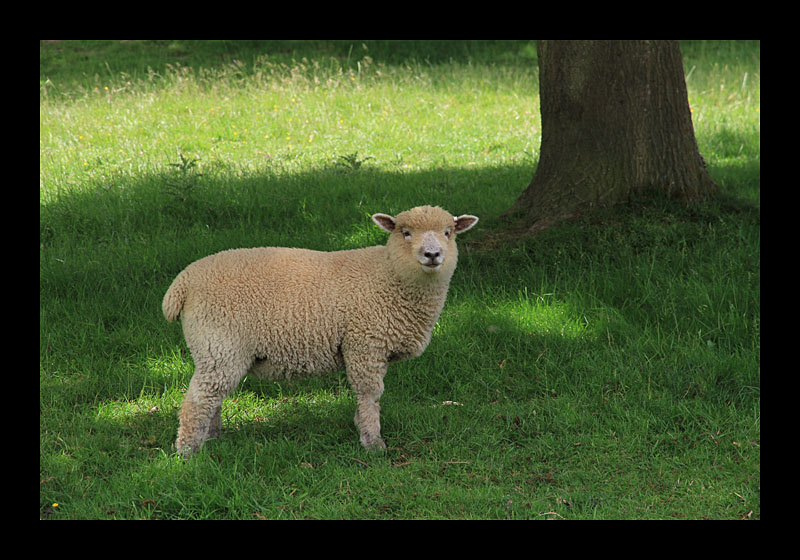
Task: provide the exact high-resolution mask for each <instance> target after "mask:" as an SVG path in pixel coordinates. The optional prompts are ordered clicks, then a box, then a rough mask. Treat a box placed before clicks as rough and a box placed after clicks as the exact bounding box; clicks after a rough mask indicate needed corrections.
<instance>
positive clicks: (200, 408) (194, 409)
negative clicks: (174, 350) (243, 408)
mask: <svg viewBox="0 0 800 560" xmlns="http://www.w3.org/2000/svg"><path fill="white" fill-rule="evenodd" d="M233 369H234V370H235V371H234V373H233V374H232V375H224V374H220V373H219V372H217V371H216V370H211V371H202V370H201V371H198V370H197V367H196V369H195V373H194V375H193V376H192V380H191V381H190V382H189V389H188V390H187V391H186V397H184V399H183V404H182V405H181V413H180V427H179V428H178V439H177V441H176V443H175V445H176V447H177V448H178V452H179V453H182V454H184V455H190V454H191V453H193V452H195V451H197V450H199V449H200V448H201V447H202V446H203V443H205V441H206V440H207V439H209V438H214V437H218V436H219V434H220V430H221V427H222V401H223V400H225V397H226V396H227V395H228V393H230V392H231V391H233V389H235V388H236V386H237V385H238V384H239V381H241V379H242V378H243V377H244V375H245V373H246V372H247V368H246V367H244V366H242V367H239V368H233Z"/></svg>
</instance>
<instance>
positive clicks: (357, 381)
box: [347, 360, 386, 450]
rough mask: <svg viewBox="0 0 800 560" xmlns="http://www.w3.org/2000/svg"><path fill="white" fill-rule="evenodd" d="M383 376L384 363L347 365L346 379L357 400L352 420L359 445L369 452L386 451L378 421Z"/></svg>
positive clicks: (352, 362) (367, 362)
mask: <svg viewBox="0 0 800 560" xmlns="http://www.w3.org/2000/svg"><path fill="white" fill-rule="evenodd" d="M384 375H386V362H385V361H379V360H366V361H364V362H361V361H351V362H349V363H348V364H347V379H348V380H349V381H350V386H351V387H352V388H353V391H354V392H355V394H356V398H357V399H358V406H357V407H356V415H355V417H354V418H353V420H354V421H355V424H356V427H357V428H358V431H359V433H360V438H359V439H360V440H361V445H363V446H364V447H366V448H367V449H370V450H379V449H386V444H385V443H384V442H383V440H382V439H381V419H380V414H381V406H380V399H381V395H382V394H383V376H384Z"/></svg>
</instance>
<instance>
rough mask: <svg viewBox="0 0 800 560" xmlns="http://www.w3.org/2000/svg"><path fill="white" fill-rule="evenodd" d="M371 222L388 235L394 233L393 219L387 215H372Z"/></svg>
mask: <svg viewBox="0 0 800 560" xmlns="http://www.w3.org/2000/svg"><path fill="white" fill-rule="evenodd" d="M372 221H373V222H375V223H376V224H378V225H379V226H380V227H381V229H385V230H386V231H388V232H389V233H392V232H393V231H394V218H392V217H391V216H390V215H389V214H373V215H372Z"/></svg>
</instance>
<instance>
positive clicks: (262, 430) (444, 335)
mask: <svg viewBox="0 0 800 560" xmlns="http://www.w3.org/2000/svg"><path fill="white" fill-rule="evenodd" d="M682 50H683V54H684V63H685V68H686V73H687V76H688V78H687V85H688V88H689V97H690V103H691V106H692V110H693V119H694V122H695V128H696V132H697V137H698V142H699V144H700V149H701V152H702V153H703V155H704V157H705V159H706V161H707V162H708V165H709V169H710V171H711V175H712V177H714V178H715V180H717V182H718V183H719V184H720V186H721V187H722V188H723V192H724V194H723V195H722V196H721V197H719V198H718V199H717V200H715V201H713V202H710V203H708V204H706V205H702V206H693V207H687V208H683V207H680V206H677V205H675V204H674V203H672V202H670V201H668V200H654V199H644V200H636V201H632V202H631V204H630V205H629V206H627V207H625V208H620V209H614V210H608V211H599V212H596V213H594V214H591V215H588V216H586V217H584V218H582V219H581V220H578V221H573V222H569V223H565V224H563V225H560V226H558V227H555V228H553V229H551V230H548V231H545V232H543V233H541V234H539V235H537V236H535V237H529V238H522V239H513V240H509V239H507V237H506V236H504V235H503V224H502V221H501V220H500V219H499V218H498V217H497V216H498V215H499V214H500V213H502V211H504V210H505V209H507V208H508V207H509V206H510V205H511V203H512V202H513V201H514V200H515V198H516V197H517V196H518V195H519V193H520V192H521V191H522V190H523V189H524V188H525V186H526V185H527V184H528V182H529V181H530V178H531V174H532V170H533V169H534V167H535V164H536V161H537V158H538V154H537V151H538V147H539V140H540V128H539V109H538V107H539V106H538V103H539V100H538V85H537V73H536V70H535V68H536V64H535V48H534V47H533V46H532V45H531V44H530V43H518V42H472V43H460V42H441V43H437V42H434V43H421V42H402V43H388V42H363V43H362V42H353V43H351V42H317V43H313V44H307V43H298V42H270V43H258V42H254V43H235V42H217V43H202V42H201V43H194V42H177V41H176V42H172V41H166V42H113V41H108V42H68V41H63V42H57V43H48V42H45V43H42V44H41V46H40V517H41V518H48V519H98V518H100V519H108V518H116V519H140V518H143V519H152V518H158V519H297V518H314V519H340V518H347V519H389V518H400V519H421V518H424V519H553V518H554V519H593V518H603V519H618V518H635V519H665V518H684V519H696V518H703V519H709V518H711V519H758V518H760V505H761V499H760V45H759V43H739V42H732V43H729V42H697V43H684V44H682ZM427 203H433V204H439V205H441V206H443V207H444V208H447V209H448V210H450V211H451V212H457V213H472V214H476V215H479V216H481V217H482V221H481V223H480V224H479V227H478V228H476V229H475V230H473V231H472V232H470V233H469V234H467V235H465V236H464V237H463V238H462V240H461V253H462V257H461V259H460V261H459V269H458V271H457V272H456V275H455V277H454V280H453V284H452V287H451V293H450V295H449V298H448V303H447V305H446V306H445V310H444V312H443V313H442V317H441V319H440V321H439V323H438V325H437V326H436V328H435V330H434V333H433V337H432V342H431V345H430V346H429V348H428V350H427V351H426V352H425V354H423V356H421V357H420V358H418V359H416V360H411V361H407V362H403V363H400V364H395V365H393V366H392V367H391V368H390V372H389V375H388V376H387V379H386V392H385V395H384V398H383V399H382V424H383V435H384V439H385V440H386V442H387V445H388V446H389V449H388V450H387V452H386V453H385V454H369V453H366V452H365V451H364V450H362V449H361V447H360V445H359V443H358V438H357V434H356V431H355V428H354V427H353V425H352V416H353V411H354V407H355V402H354V398H353V396H352V394H351V392H350V391H349V388H348V387H347V382H346V380H345V378H344V375H343V374H339V375H332V376H328V377H325V378H318V379H313V380H310V381H307V382H303V383H298V384H296V385H290V384H286V383H283V384H280V383H270V382H265V381H261V380H258V379H249V378H248V379H246V380H245V381H244V382H243V384H242V385H241V386H240V388H239V389H238V390H237V391H236V392H235V393H234V394H233V395H231V397H230V398H229V399H228V400H227V401H226V403H225V405H224V407H223V424H224V433H223V436H222V437H221V438H219V439H216V440H213V441H210V442H209V443H208V444H207V445H206V447H205V448H204V450H203V452H201V453H199V454H198V455H197V456H195V457H193V458H192V459H191V460H188V461H186V460H183V459H181V458H179V457H176V456H175V455H174V452H173V449H172V444H173V442H174V438H175V432H176V430H177V410H178V407H179V405H180V402H181V399H182V391H183V390H185V388H186V386H187V384H188V381H189V379H190V377H191V374H192V370H193V366H192V362H191V357H190V356H189V355H188V353H187V351H186V348H185V345H184V342H183V340H182V334H181V331H180V328H179V327H178V326H176V325H174V324H168V323H167V322H166V321H164V319H163V317H162V315H161V311H160V304H161V298H162V297H163V294H164V292H165V290H166V288H167V287H168V286H169V284H170V282H171V281H172V279H173V278H174V276H175V275H176V274H177V273H178V272H179V271H180V270H181V269H182V268H183V267H185V266H186V265H187V264H188V263H190V262H191V261H193V260H195V259H197V258H200V257H202V256H205V255H207V254H210V253H212V252H215V251H218V250H221V249H226V248H232V247H247V246H259V245H290V246H302V247H308V248H313V249H322V250H337V249H346V248H353V247H361V246H366V245H370V244H377V243H382V242H383V241H384V239H385V237H384V235H383V234H382V232H380V230H379V229H378V228H377V227H374V226H373V225H371V222H370V220H369V216H370V214H372V213H374V212H387V213H393V212H397V211H401V210H403V209H406V208H408V207H411V206H414V205H417V204H427Z"/></svg>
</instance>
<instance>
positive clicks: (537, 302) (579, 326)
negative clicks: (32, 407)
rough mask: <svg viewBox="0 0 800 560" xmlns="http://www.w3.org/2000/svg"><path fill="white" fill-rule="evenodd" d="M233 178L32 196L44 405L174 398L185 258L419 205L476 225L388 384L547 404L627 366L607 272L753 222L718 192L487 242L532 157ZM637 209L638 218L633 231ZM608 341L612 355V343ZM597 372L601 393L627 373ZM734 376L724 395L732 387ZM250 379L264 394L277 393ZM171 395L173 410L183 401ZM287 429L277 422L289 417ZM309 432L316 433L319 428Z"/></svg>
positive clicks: (345, 237) (633, 324)
mask: <svg viewBox="0 0 800 560" xmlns="http://www.w3.org/2000/svg"><path fill="white" fill-rule="evenodd" d="M737 169H739V170H740V171H741V169H742V168H741V167H739V168H737ZM745 170H746V172H747V174H748V176H747V177H741V180H742V182H743V183H747V182H748V181H750V182H755V184H758V181H759V178H758V173H759V170H758V167H757V166H755V165H750V166H749V167H745ZM242 175H244V176H239V177H234V178H231V177H230V176H223V175H209V176H205V177H203V178H202V180H200V181H199V182H198V185H197V187H196V188H195V189H193V190H192V192H191V194H190V195H189V196H188V197H187V198H186V199H179V198H177V197H176V196H175V195H174V193H172V192H170V191H169V189H167V188H166V185H168V184H169V182H170V181H171V180H172V179H173V178H174V175H171V174H169V173H164V174H154V175H151V176H146V177H139V178H136V179H130V178H127V177H119V178H115V179H110V180H108V181H106V182H104V183H102V184H97V185H88V186H86V187H85V188H82V189H76V190H75V191H74V192H71V193H62V194H61V195H59V196H57V197H55V198H53V199H50V200H47V201H46V202H45V203H43V204H42V205H41V207H40V356H41V361H40V364H41V368H42V372H43V373H42V376H41V378H42V381H41V382H40V393H41V394H42V399H43V406H47V402H50V401H52V406H53V407H54V408H62V409H63V408H64V407H65V406H67V403H72V404H73V406H79V407H88V409H89V410H93V409H95V408H96V407H98V406H100V405H101V404H103V403H105V405H106V406H109V404H108V403H109V402H110V403H114V402H117V403H127V402H136V401H137V399H139V398H140V397H141V395H146V394H150V395H159V394H161V395H163V394H166V393H171V394H179V393H178V388H179V387H180V386H185V384H187V383H188V380H189V378H190V376H191V366H190V363H191V358H190V357H189V356H188V354H187V352H186V350H185V346H184V343H183V340H182V335H181V332H180V328H178V327H176V325H170V324H168V323H166V321H164V319H163V317H162V316H161V309H160V305H161V299H162V297H163V294H164V292H165V290H166V288H167V287H168V286H169V284H170V282H171V281H172V279H173V278H174V277H175V275H176V274H177V273H178V272H179V271H180V270H182V269H183V268H184V267H185V266H186V265H188V264H189V263H190V262H192V261H194V260H196V259H197V258H200V257H203V256H206V255H208V254H211V253H213V252H216V251H219V250H223V249H228V248H234V247H247V246H265V245H278V246H301V247H306V248H312V249H319V250H339V249H350V248H355V247H361V246H367V245H373V244H380V243H383V242H384V241H385V234H383V233H382V232H381V231H380V230H379V229H378V228H377V227H373V225H372V222H371V221H370V219H369V216H370V215H371V214H372V213H374V212H387V213H395V212H398V211H401V210H404V209H406V208H409V207H412V206H415V205H419V204H438V205H441V206H442V207H444V208H446V209H448V210H450V211H451V212H454V213H472V214H476V215H478V216H481V217H482V218H484V219H483V220H482V222H481V224H479V228H478V229H477V230H475V231H474V232H470V234H468V235H465V236H464V238H463V239H462V240H460V247H461V257H460V261H459V270H458V271H457V273H456V275H455V277H454V280H453V284H452V287H451V294H450V297H449V302H448V305H446V307H445V311H444V314H443V316H442V320H441V321H440V325H439V326H438V327H437V329H438V330H437V331H436V332H435V333H434V341H433V343H432V344H431V347H430V349H429V350H428V351H427V352H426V354H425V355H424V356H423V357H421V358H419V359H417V360H412V361H409V362H405V363H403V364H398V365H395V366H393V367H392V369H393V370H394V371H395V372H397V373H399V374H400V376H403V377H402V378H401V377H398V379H397V380H396V381H392V382H391V383H393V384H394V383H396V384H397V385H399V386H400V387H401V390H402V391H404V392H405V393H408V394H407V395H406V396H404V397H403V398H402V399H401V400H405V401H406V402H408V399H411V400H412V401H413V399H415V398H416V399H419V400H422V401H423V402H428V401H430V402H432V403H434V404H435V403H436V402H443V401H446V400H458V398H459V397H458V395H459V394H463V392H464V391H474V384H475V383H480V384H482V385H483V386H484V388H485V394H486V398H487V399H500V400H502V399H510V400H512V401H518V402H525V400H526V399H531V398H542V399H545V400H546V399H549V398H552V395H554V394H558V393H559V392H560V391H564V388H566V387H569V386H570V384H573V383H578V384H580V383H581V382H582V380H583V379H590V378H591V370H592V367H593V364H592V360H593V359H594V358H592V356H593V355H598V354H605V355H606V356H607V355H608V354H609V352H611V353H612V354H613V353H614V352H617V353H618V355H616V356H614V357H615V359H618V360H620V362H621V363H625V360H624V359H623V358H621V357H620V356H621V351H620V350H619V348H620V347H623V348H624V343H625V341H629V340H632V339H634V338H635V332H636V331H637V330H640V329H642V328H644V325H643V324H642V321H643V319H642V316H641V311H640V310H638V309H637V307H639V304H637V303H636V301H637V298H641V299H645V298H646V297H647V293H646V292H644V291H643V290H644V288H637V287H636V284H637V279H636V278H630V279H629V283H630V284H631V286H630V287H629V288H628V289H626V290H621V291H619V292H620V293H622V294H627V295H628V296H630V298H632V299H633V301H628V300H625V299H615V297H618V296H614V295H613V294H614V293H615V292H614V290H611V289H610V288H609V287H608V281H607V278H606V276H611V274H609V273H611V272H614V271H615V269H616V268H619V269H622V268H624V267H625V266H627V264H626V263H625V262H624V261H625V260H626V259H631V258H634V257H635V256H636V255H637V254H643V255H644V259H645V260H647V259H649V256H650V255H654V254H655V253H654V251H655V249H656V248H661V249H665V250H666V251H672V250H673V245H674V244H677V245H675V247H674V249H675V250H681V245H679V242H681V240H682V239H683V243H684V245H683V247H684V248H685V247H688V243H689V241H691V240H689V241H687V240H686V239H687V233H686V230H682V229H681V230H676V228H675V224H680V223H681V222H692V221H694V222H696V225H697V227H695V228H694V230H695V231H696V232H697V236H702V235H704V234H703V233H702V231H706V230H708V228H709V226H711V227H714V225H715V224H718V223H721V222H723V221H725V220H728V221H730V220H744V222H745V223H749V224H750V225H751V226H752V224H753V223H756V224H757V223H758V220H759V219H760V218H759V216H760V213H759V211H758V209H757V208H755V207H754V206H753V205H752V204H750V203H748V202H741V201H740V199H737V198H732V197H727V198H725V197H723V198H722V199H720V200H718V201H716V202H713V203H710V204H709V205H705V206H702V207H697V208H694V209H684V210H681V209H680V208H678V207H677V206H676V205H674V204H672V203H671V202H669V201H656V203H654V204H651V205H646V204H641V205H640V206H637V207H632V208H629V209H626V210H620V209H616V210H613V211H605V213H603V212H601V213H600V214H596V215H591V216H587V217H585V218H584V219H583V220H582V221H577V222H572V223H568V224H565V225H564V226H563V227H561V228H553V229H552V230H550V231H548V232H545V233H544V234H542V235H540V236H538V237H536V238H528V239H523V240H508V239H503V240H501V241H499V242H498V241H497V240H496V239H497V237H496V234H497V233H498V232H500V231H501V230H502V228H503V223H502V220H501V219H500V218H499V217H498V216H499V214H500V213H502V212H503V211H504V210H505V209H506V208H508V206H510V204H511V202H513V200H514V198H515V197H516V195H517V194H518V193H519V191H520V190H521V187H522V188H524V185H526V184H527V182H528V180H529V178H530V169H529V167H528V166H523V165H509V166H505V167H497V168H448V169H440V170H433V171H422V172H410V171H398V172H386V171H377V170H375V169H371V168H366V167H365V168H362V169H360V170H358V171H353V172H343V171H341V170H338V169H331V168H320V169H314V170H311V171H308V172H304V173H295V174H284V173H280V172H276V171H272V170H265V171H263V172H261V173H250V174H242ZM673 211H674V212H673ZM598 216H599V217H598ZM631 216H633V217H631ZM649 216H651V217H652V221H653V226H652V228H651V229H650V230H649V231H647V230H639V231H635V230H634V229H635V228H638V227H639V226H640V225H641V223H642V220H641V219H642V218H643V217H644V218H647V217H649ZM636 220H638V221H636ZM606 225H608V227H606ZM481 228H483V229H484V232H481V231H480V229H481ZM701 230H702V231H701ZM665 231H666V232H667V233H664V232H665ZM476 234H477V235H476ZM493 236H495V237H493ZM635 244H638V249H637V248H636V247H633V246H634V245H635ZM617 245H620V246H624V245H627V247H624V249H623V250H621V251H620V254H621V255H622V256H617V255H614V254H610V253H609V252H610V251H612V250H614V249H615V247H616V246H617ZM631 247H633V250H632V249H631ZM637 251H638V253H637ZM631 255H633V257H632V256H631ZM645 264H647V265H648V266H649V260H648V262H647V263H645ZM755 266H756V267H757V263H756V265H755ZM642 272H643V273H644V272H646V270H644V269H642ZM651 272H652V270H651ZM632 273H634V274H635V273H636V269H635V268H634V269H632ZM615 275H616V276H619V270H617V271H616V272H615ZM710 281H713V280H710ZM604 290H605V291H609V292H610V293H611V294H612V295H607V294H605V293H604ZM637 290H638V291H637ZM573 292H574V293H573ZM614 339H616V342H617V344H618V347H617V350H614V349H613V348H611V346H613V341H614ZM610 345H611V346H610ZM664 359H666V358H664ZM687 359H688V358H687ZM154 360H155V361H154ZM678 361H680V360H678ZM542 366H545V367H542ZM625 367H626V368H629V369H630V371H631V372H634V370H635V369H636V367H637V364H636V363H635V360H634V361H633V362H632V363H627V365H626V366H625ZM680 367H682V366H680V365H678V366H676V368H677V369H676V371H678V369H679V368H680ZM465 370H468V372H467V373H466V375H465ZM542 371H544V372H548V371H549V372H550V373H549V374H548V373H541V372H542ZM548 375H549V377H548ZM631 375H632V373H631ZM559 376H560V378H559ZM342 379H343V374H342V375H340V376H339V377H336V376H331V377H330V378H327V379H323V380H314V381H309V382H308V384H306V383H303V384H300V385H298V390H299V391H300V392H301V393H305V392H306V391H314V390H315V389H314V387H317V388H318V389H322V390H329V389H332V388H337V387H339V386H340V385H341V384H342ZM593 382H594V383H597V384H598V387H600V388H601V389H602V387H606V386H607V387H614V386H615V383H616V386H619V384H620V383H623V385H624V383H625V382H628V381H624V382H620V380H619V379H616V380H615V379H612V378H609V379H600V380H595V381H593ZM630 383H633V381H630ZM671 383H672V384H673V385H674V387H673V390H674V391H676V392H677V391H680V390H682V388H683V385H686V387H687V391H694V392H700V389H699V388H700V387H701V385H700V383H699V382H698V383H696V384H695V385H694V386H691V385H688V381H687V382H686V383H684V382H683V381H681V380H677V381H673V382H671ZM709 383H711V384H712V385H713V383H712V382H711V381H709ZM467 385H470V386H471V387H470V388H469V389H466V388H465V386H467ZM735 385H736V384H735V383H734V386H732V387H731V388H730V391H731V392H735V391H737V390H739V389H737V388H736V386H735ZM253 388H256V389H257V391H258V392H259V393H260V394H262V395H264V396H270V395H271V396H272V397H274V396H275V389H274V387H270V386H263V385H258V384H256V385H253ZM710 390H711V389H709V391H710ZM387 391H391V388H387ZM389 398H391V396H390V397H389ZM120 406H121V405H120ZM142 406H145V405H142ZM173 406H174V407H175V410H176V409H177V406H179V402H175V403H173ZM68 408H69V407H68ZM147 414H149V413H146V412H142V411H139V412H138V413H137V414H134V415H133V416H131V417H130V422H132V423H133V424H132V426H134V428H135V426H139V425H140V424H141V426H142V429H143V430H149V429H151V428H152V427H153V422H151V416H148V415H147ZM164 414H167V415H168V416H170V418H171V420H170V422H169V424H170V427H171V429H170V431H172V430H174V428H175V427H176V426H177V420H176V418H174V417H172V411H171V412H169V413H167V412H166V411H161V413H160V415H159V419H160V420H162V419H163V418H164ZM314 414H317V413H314ZM322 414H323V415H333V416H335V418H336V420H335V421H339V420H341V417H342V415H344V417H346V418H345V423H346V424H347V426H346V428H342V429H348V430H350V428H351V426H350V424H351V418H350V415H351V414H352V413H351V412H349V411H348V412H347V413H343V412H342V411H341V410H340V409H339V408H335V409H331V410H330V411H329V413H325V412H323V413H322ZM123 417H124V415H123ZM137 418H139V420H137ZM142 419H143V420H142ZM326 421H327V420H326ZM291 423H292V422H289V421H287V422H285V423H282V424H281V426H280V427H281V429H284V428H286V429H290V427H289V425H290V424H291ZM316 428H321V429H323V427H322V426H321V425H320V424H319V423H316V424H315V426H314V428H313V429H316ZM136 430H137V431H138V428H137V429H136ZM303 430H304V432H303V433H308V432H307V431H305V428H304V429H303ZM245 431H247V430H245ZM162 435H163V433H162V430H161V429H160V428H158V429H157V435H154V436H153V435H144V436H142V437H143V438H144V439H145V440H147V441H149V439H150V438H151V437H156V438H157V439H158V441H159V444H164V443H165V442H161V441H160V440H161V439H163V438H162V437H161V436H162ZM171 439H172V436H170V441H171Z"/></svg>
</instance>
